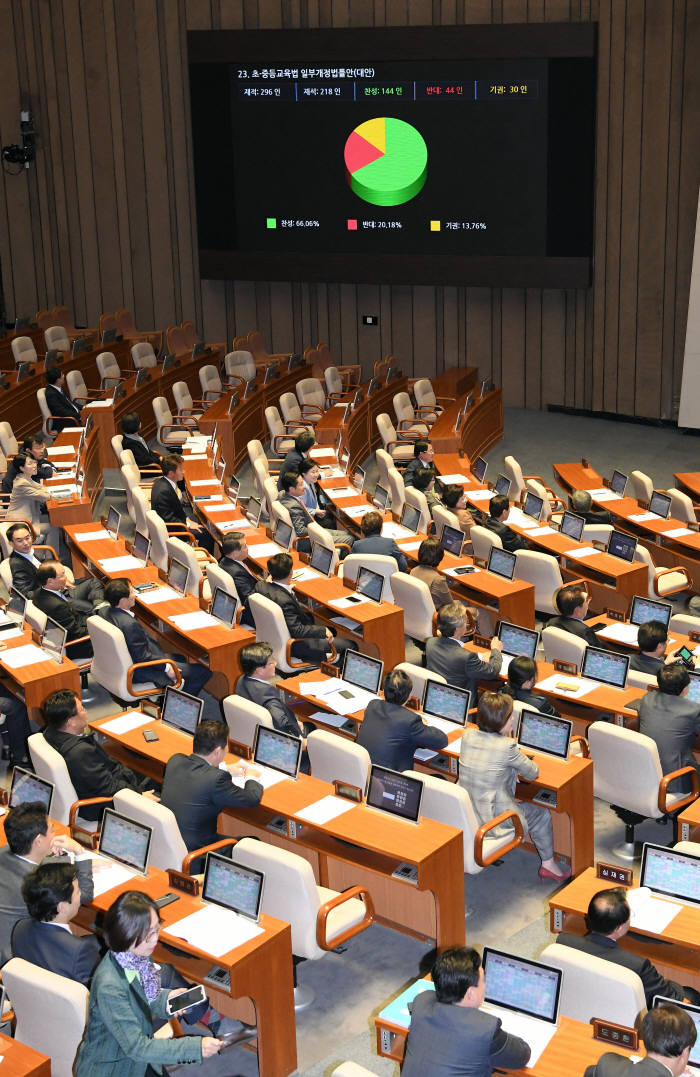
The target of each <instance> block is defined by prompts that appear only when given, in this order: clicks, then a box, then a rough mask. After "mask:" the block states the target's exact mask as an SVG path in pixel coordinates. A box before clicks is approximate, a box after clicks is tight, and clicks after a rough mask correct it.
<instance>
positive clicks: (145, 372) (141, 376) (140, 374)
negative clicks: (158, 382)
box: [134, 366, 151, 389]
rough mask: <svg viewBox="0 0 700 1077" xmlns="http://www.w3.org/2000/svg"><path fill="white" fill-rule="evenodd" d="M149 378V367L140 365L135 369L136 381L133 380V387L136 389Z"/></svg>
mask: <svg viewBox="0 0 700 1077" xmlns="http://www.w3.org/2000/svg"><path fill="white" fill-rule="evenodd" d="M150 380H151V374H150V368H149V367H147V366H142V367H141V368H140V370H137V371H136V381H135V382H134V389H138V388H139V387H140V386H141V385H145V384H146V382H148V381H150Z"/></svg>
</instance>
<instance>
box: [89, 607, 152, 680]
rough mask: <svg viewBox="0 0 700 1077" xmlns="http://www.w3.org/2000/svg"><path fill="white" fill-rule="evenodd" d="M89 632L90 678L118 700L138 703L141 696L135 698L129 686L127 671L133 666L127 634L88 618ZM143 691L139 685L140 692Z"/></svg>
mask: <svg viewBox="0 0 700 1077" xmlns="http://www.w3.org/2000/svg"><path fill="white" fill-rule="evenodd" d="M87 630H88V635H89V636H90V643H91V644H92V651H93V659H92V666H91V667H90V673H91V675H92V676H93V677H94V679H95V680H96V681H97V683H98V684H100V685H102V687H103V688H106V689H107V691H108V692H110V693H111V694H112V695H114V696H116V697H117V699H125V700H129V701H133V700H135V699H137V698H138V696H135V695H133V694H132V693H131V692H130V691H129V690H128V688H127V686H126V674H127V670H128V669H129V667H130V666H131V664H132V663H131V655H130V654H129V648H128V647H127V645H126V640H125V639H124V633H123V632H121V631H120V630H119V629H118V628H117V627H116V626H115V625H113V624H110V622H109V621H106V620H105V618H104V617H99V616H97V617H88V619H87ZM143 687H144V685H140V686H139V691H141V688H143ZM156 690H157V689H154V691H156Z"/></svg>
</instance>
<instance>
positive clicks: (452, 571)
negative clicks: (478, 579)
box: [443, 565, 481, 579]
mask: <svg viewBox="0 0 700 1077" xmlns="http://www.w3.org/2000/svg"><path fill="white" fill-rule="evenodd" d="M464 567H465V566H464V565H455V567H454V568H446V569H443V572H444V573H445V575H446V576H456V577H457V579H468V578H469V576H473V575H474V573H475V572H481V569H480V568H479V567H478V566H477V565H473V566H472V571H471V572H462V571H461V570H462V569H463V568H464Z"/></svg>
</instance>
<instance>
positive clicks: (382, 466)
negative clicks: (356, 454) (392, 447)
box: [374, 449, 394, 490]
mask: <svg viewBox="0 0 700 1077" xmlns="http://www.w3.org/2000/svg"><path fill="white" fill-rule="evenodd" d="M374 458H375V460H376V462H377V471H378V472H379V476H378V482H379V484H380V486H383V487H384V489H385V490H388V489H389V468H390V467H393V466H394V461H393V460H392V459H391V457H390V456H389V453H388V452H387V451H386V449H377V451H376V452H375V454H374Z"/></svg>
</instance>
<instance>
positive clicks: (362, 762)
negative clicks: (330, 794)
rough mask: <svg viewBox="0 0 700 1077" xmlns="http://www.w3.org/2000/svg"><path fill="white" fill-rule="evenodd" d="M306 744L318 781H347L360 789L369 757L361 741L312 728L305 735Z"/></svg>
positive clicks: (366, 770)
mask: <svg viewBox="0 0 700 1077" xmlns="http://www.w3.org/2000/svg"><path fill="white" fill-rule="evenodd" d="M306 747H307V750H308V753H309V761H310V763H311V773H312V774H313V776H314V778H319V779H320V780H321V781H322V782H334V781H336V780H337V781H342V782H348V783H349V784H350V785H356V786H357V787H358V788H360V789H362V790H363V791H364V789H365V786H366V785H367V775H368V774H369V768H370V763H371V759H370V756H369V752H368V751H367V749H366V748H363V747H362V745H361V744H355V742H354V741H352V740H347V739H346V738H345V737H340V736H338V734H337V733H330V732H328V731H327V730H325V729H315V730H314V731H313V733H309V735H308V737H307V738H306Z"/></svg>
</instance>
